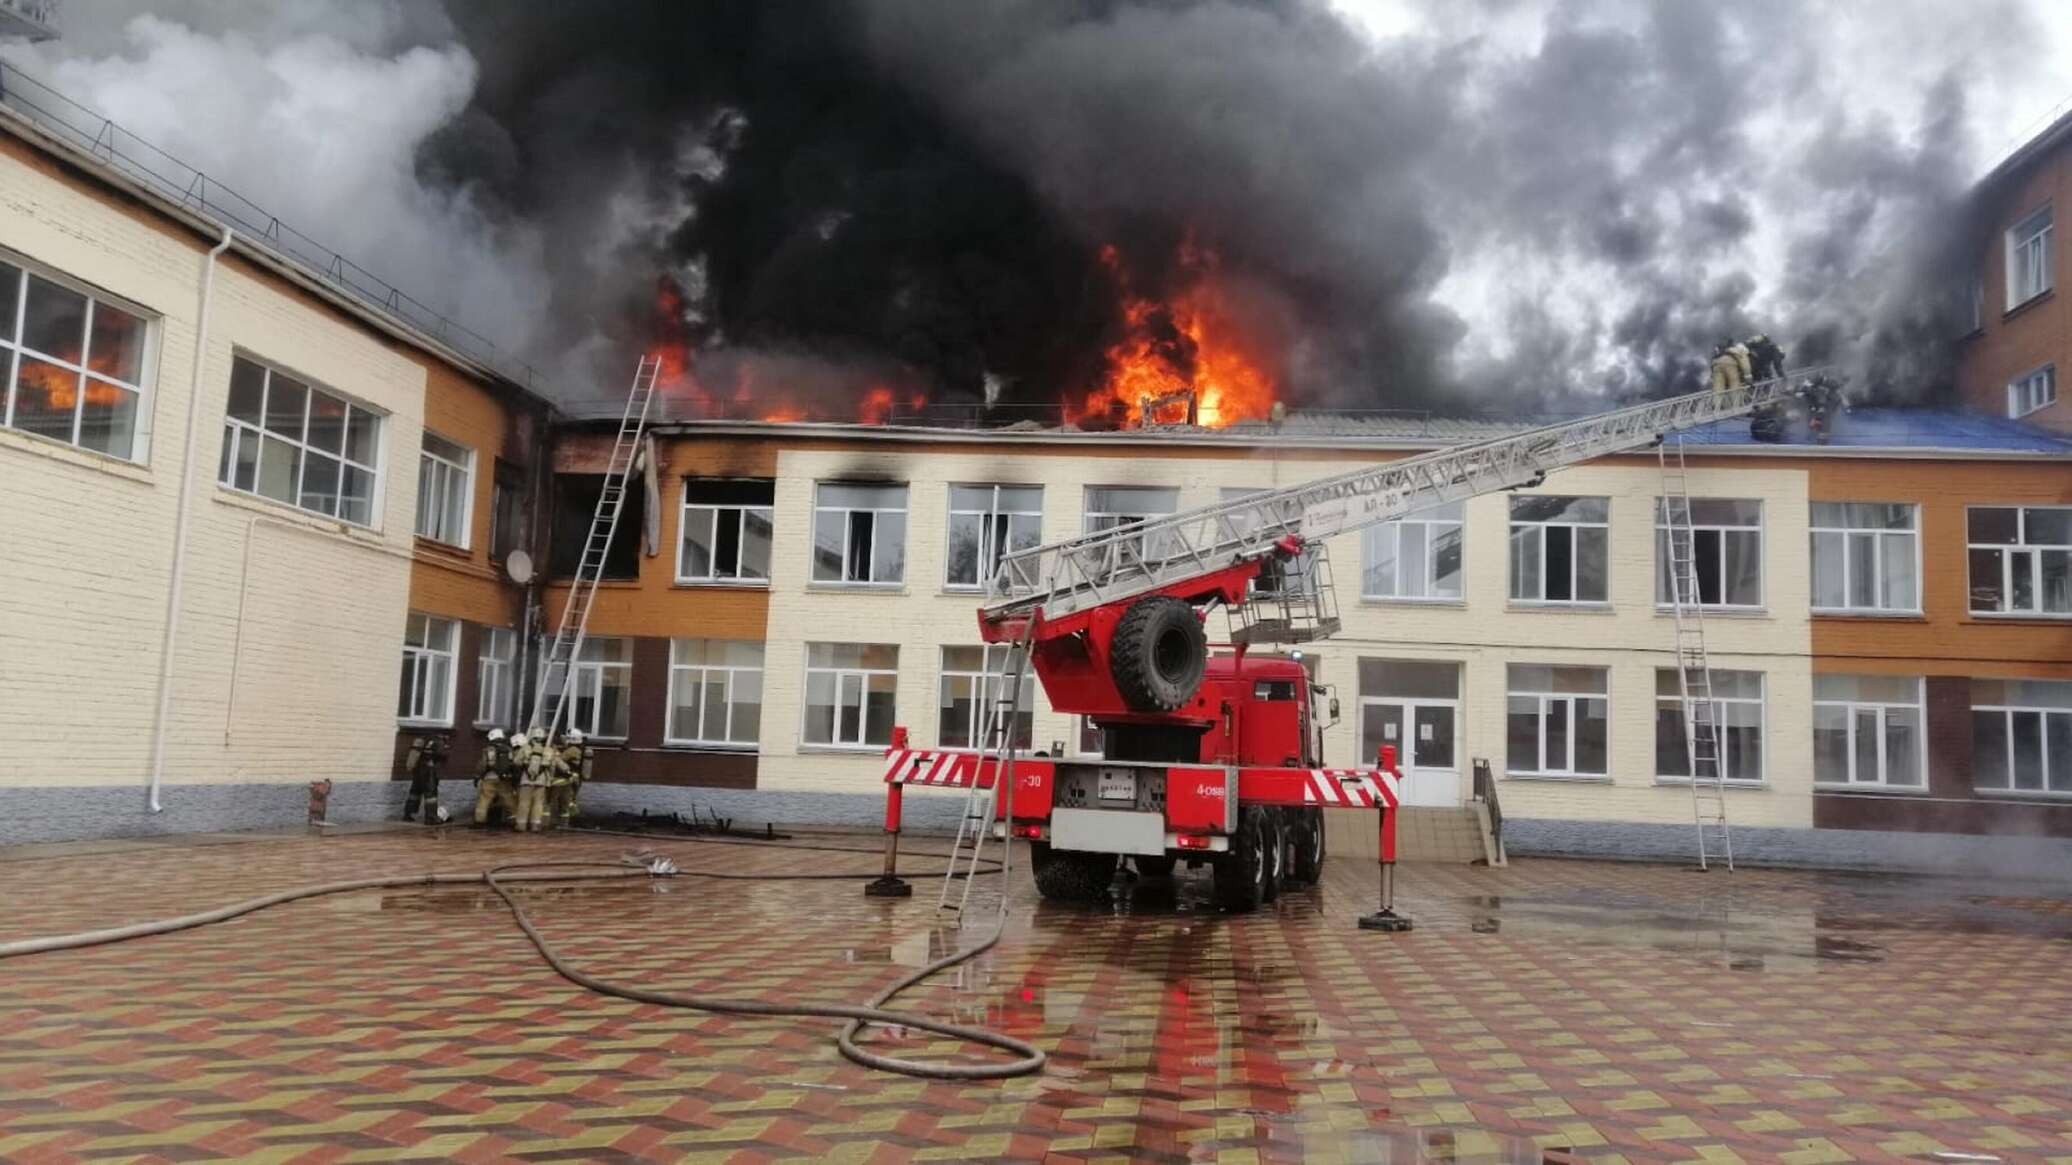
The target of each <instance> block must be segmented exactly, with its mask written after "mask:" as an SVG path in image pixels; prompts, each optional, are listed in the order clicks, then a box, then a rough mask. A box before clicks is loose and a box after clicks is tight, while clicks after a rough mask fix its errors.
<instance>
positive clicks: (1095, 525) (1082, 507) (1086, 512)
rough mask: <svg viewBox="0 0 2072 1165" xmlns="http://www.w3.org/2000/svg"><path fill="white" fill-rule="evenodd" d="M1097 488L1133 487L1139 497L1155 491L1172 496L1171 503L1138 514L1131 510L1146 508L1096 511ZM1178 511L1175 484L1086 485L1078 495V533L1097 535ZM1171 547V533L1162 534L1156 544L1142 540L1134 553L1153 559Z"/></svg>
mask: <svg viewBox="0 0 2072 1165" xmlns="http://www.w3.org/2000/svg"><path fill="white" fill-rule="evenodd" d="M1097 490H1134V491H1139V493H1140V496H1145V497H1147V498H1148V495H1149V494H1151V493H1153V492H1156V493H1160V494H1163V495H1167V496H1170V497H1171V498H1172V504H1171V506H1169V507H1168V508H1167V509H1165V510H1162V511H1158V512H1155V513H1152V512H1147V513H1142V514H1139V513H1133V512H1131V511H1132V510H1143V509H1147V507H1144V506H1133V507H1131V510H1097V509H1094V508H1093V505H1094V493H1095V491H1097ZM1179 512H1180V490H1179V488H1178V487H1177V486H1170V485H1090V486H1087V487H1086V488H1085V492H1084V493H1082V494H1081V495H1080V499H1079V532H1080V533H1081V534H1099V533H1102V532H1104V531H1107V530H1113V529H1116V528H1118V527H1121V526H1127V525H1129V524H1130V523H1132V522H1146V521H1150V520H1151V519H1153V518H1165V517H1170V516H1171V515H1173V514H1177V513H1179ZM1172 550H1173V543H1172V539H1171V537H1170V536H1166V537H1161V538H1160V539H1159V540H1158V541H1157V543H1156V544H1155V545H1154V544H1153V543H1151V542H1150V541H1144V542H1141V543H1140V544H1139V546H1138V547H1137V552H1138V553H1139V554H1142V555H1144V556H1146V557H1154V558H1155V557H1160V556H1162V555H1165V554H1170V553H1171V552H1172Z"/></svg>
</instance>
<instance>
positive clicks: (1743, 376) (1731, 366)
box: [1712, 342, 1755, 392]
mask: <svg viewBox="0 0 2072 1165" xmlns="http://www.w3.org/2000/svg"><path fill="white" fill-rule="evenodd" d="M1754 379H1755V370H1754V368H1753V367H1752V363H1751V361H1750V358H1749V355H1748V345H1746V344H1742V343H1739V342H1732V343H1725V344H1721V345H1719V346H1718V347H1716V348H1714V349H1713V350H1712V391H1714V392H1731V391H1733V390H1734V389H1737V388H1740V387H1741V386H1742V385H1744V384H1747V383H1749V382H1750V381H1752V380H1754Z"/></svg>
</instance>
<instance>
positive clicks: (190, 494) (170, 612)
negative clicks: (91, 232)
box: [151, 227, 233, 813]
mask: <svg viewBox="0 0 2072 1165" xmlns="http://www.w3.org/2000/svg"><path fill="white" fill-rule="evenodd" d="M232 237H233V236H232V232H231V229H230V228H229V227H224V228H223V241H222V242H220V243H217V244H216V246H215V249H213V250H211V251H210V252H209V253H208V257H207V258H206V259H204V260H203V261H202V268H201V309H200V311H198V312H197V313H196V314H195V318H194V371H193V373H192V375H190V376H189V377H188V380H187V443H186V445H184V446H182V447H181V451H180V452H181V455H182V456H183V457H184V458H186V460H185V461H184V462H183V463H182V465H181V467H180V497H179V503H178V504H179V509H178V510H177V511H176V512H175V514H174V517H173V566H172V579H171V581H170V582H169V583H168V584H167V586H166V596H165V635H164V636H163V637H162V638H161V639H160V641H159V644H158V713H157V715H156V717H155V718H154V719H153V721H152V725H151V812H153V813H162V812H164V811H165V807H164V806H162V805H160V804H159V803H158V789H159V785H160V783H161V782H162V781H164V779H165V742H166V732H167V731H168V729H169V728H170V727H171V723H170V720H171V713H172V706H173V648H174V646H175V644H176V643H177V642H178V640H179V636H180V591H181V586H182V584H183V583H185V582H186V577H187V530H188V527H190V526H191V525H192V524H193V516H194V515H193V508H194V466H195V463H196V462H198V461H200V460H201V458H200V457H198V456H196V454H195V444H196V442H198V441H199V440H200V429H201V398H202V383H201V366H202V358H203V357H204V356H206V355H207V353H208V348H209V302H210V300H211V299H212V298H213V297H214V295H215V291H216V259H217V258H218V257H219V256H221V255H222V254H223V252H224V251H227V250H229V249H230V241H231V238H232Z"/></svg>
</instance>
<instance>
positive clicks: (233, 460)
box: [216, 352, 389, 530]
mask: <svg viewBox="0 0 2072 1165" xmlns="http://www.w3.org/2000/svg"><path fill="white" fill-rule="evenodd" d="M231 361H232V365H233V367H234V366H235V365H236V363H237V362H239V361H242V362H244V363H246V364H249V365H252V366H253V367H255V368H258V369H260V370H261V371H262V372H263V373H264V374H265V378H264V380H263V381H262V382H261V389H260V398H259V401H260V403H259V418H260V423H259V424H257V425H255V424H253V423H251V422H249V421H246V420H244V419H243V418H240V417H234V416H231V415H230V413H229V411H228V409H227V408H226V410H225V412H224V414H223V448H222V451H221V455H220V457H219V460H218V463H217V471H216V484H217V485H218V486H219V487H221V488H223V489H227V490H230V491H232V492H233V493H238V494H242V495H244V496H245V497H250V498H258V499H259V500H261V501H264V502H269V503H271V504H273V505H276V506H286V507H288V508H290V509H292V510H296V511H298V512H300V513H304V514H314V515H316V516H317V517H320V518H329V519H331V520H333V521H338V522H344V523H346V524H347V525H351V526H358V527H361V528H362V529H367V530H375V529H379V528H380V520H381V506H382V480H381V463H382V457H383V454H384V453H385V452H386V449H385V446H386V445H387V438H388V419H389V418H388V415H387V414H386V413H383V412H380V411H379V410H376V409H371V408H368V407H367V406H365V405H363V404H361V403H360V402H358V401H356V400H354V399H352V398H351V397H348V396H345V395H343V394H342V393H338V392H334V391H332V390H331V389H329V388H326V387H324V386H323V385H322V384H319V383H317V382H316V381H314V380H311V379H309V378H308V377H305V376H302V375H299V374H297V373H294V372H290V371H288V370H287V369H285V368H276V367H275V366H274V365H273V364H271V363H268V362H267V361H265V360H261V359H259V358H257V357H255V356H252V355H250V354H248V353H245V352H236V353H233V354H232V356H231ZM276 373H279V374H280V375H282V376H285V377H288V378H290V379H292V380H294V381H296V382H298V383H300V384H301V385H302V386H303V388H304V390H305V395H304V397H303V405H302V427H301V429H300V430H299V431H298V432H297V433H296V434H295V435H294V436H292V437H291V436H289V435H287V434H284V433H277V432H274V431H273V430H271V429H268V428H266V427H265V419H266V401H267V398H269V397H270V396H272V394H273V378H274V375H275V374H276ZM233 375H234V373H233ZM315 394H322V395H324V396H326V397H329V398H330V399H331V400H333V401H335V402H337V403H338V404H340V405H343V406H344V407H345V415H344V417H343V418H342V419H341V420H340V421H339V432H340V433H341V434H342V437H341V443H340V447H339V448H338V449H337V450H336V451H335V452H334V451H332V450H329V449H316V448H312V447H311V446H310V445H309V444H307V443H306V442H305V440H304V439H305V438H306V437H307V436H308V435H309V398H310V396H312V395H315ZM356 415H358V416H365V417H367V418H369V420H370V423H371V424H372V425H373V426H374V460H373V462H372V463H371V464H369V463H366V462H360V461H354V460H352V459H351V458H350V457H347V456H346V451H345V446H347V445H350V444H351V443H352V439H351V434H352V422H353V418H354V416H356ZM269 440H272V441H280V442H283V443H285V444H288V445H291V446H293V447H294V448H295V449H296V450H298V451H299V453H300V454H301V455H300V456H299V457H298V458H297V459H296V468H295V487H294V494H295V500H294V501H282V500H281V499H279V498H276V497H273V496H271V495H268V494H265V493H262V492H260V490H259V482H260V480H261V479H262V478H263V477H264V476H265V462H264V460H263V458H264V457H265V454H266V443H267V441H269ZM248 441H250V442H256V443H257V447H258V452H257V453H256V454H255V455H254V456H255V460H254V461H253V463H252V466H253V469H252V488H250V489H246V488H244V487H243V486H240V485H238V484H237V470H238V450H239V449H241V448H242V447H243V445H244V443H245V442H248ZM312 453H315V454H316V455H318V456H321V457H326V458H330V459H332V460H335V461H337V462H338V465H339V470H338V474H339V485H338V488H337V489H336V490H335V491H334V492H333V494H332V497H333V500H334V502H335V503H337V508H338V509H340V510H342V509H344V500H345V485H344V482H345V472H346V470H347V469H355V470H359V471H360V472H362V473H365V474H367V475H368V478H369V481H368V487H367V520H366V521H364V522H363V521H360V520H358V519H356V518H348V517H346V516H344V515H343V514H341V513H326V512H325V511H323V510H321V509H316V508H314V507H310V506H305V505H303V504H302V497H303V488H302V487H303V482H304V479H305V478H306V477H307V476H308V471H309V458H310V454H312Z"/></svg>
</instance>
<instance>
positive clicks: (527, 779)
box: [518, 728, 556, 832]
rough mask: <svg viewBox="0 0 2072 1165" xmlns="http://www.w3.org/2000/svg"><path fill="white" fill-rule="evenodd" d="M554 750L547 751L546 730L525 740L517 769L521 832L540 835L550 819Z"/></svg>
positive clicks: (540, 730) (539, 730) (533, 732)
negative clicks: (548, 802)
mask: <svg viewBox="0 0 2072 1165" xmlns="http://www.w3.org/2000/svg"><path fill="white" fill-rule="evenodd" d="M555 760H556V758H555V756H554V753H553V750H551V749H550V748H548V747H547V734H546V732H545V730H543V729H539V728H535V729H533V730H532V731H531V732H530V733H528V734H526V737H525V751H524V756H523V759H522V760H521V761H520V762H519V765H518V828H519V829H521V830H525V831H528V832H532V831H537V830H539V829H540V828H541V825H542V823H543V822H544V821H545V820H546V816H547V790H548V787H549V786H550V785H551V784H552V783H553V778H554V762H555Z"/></svg>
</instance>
